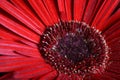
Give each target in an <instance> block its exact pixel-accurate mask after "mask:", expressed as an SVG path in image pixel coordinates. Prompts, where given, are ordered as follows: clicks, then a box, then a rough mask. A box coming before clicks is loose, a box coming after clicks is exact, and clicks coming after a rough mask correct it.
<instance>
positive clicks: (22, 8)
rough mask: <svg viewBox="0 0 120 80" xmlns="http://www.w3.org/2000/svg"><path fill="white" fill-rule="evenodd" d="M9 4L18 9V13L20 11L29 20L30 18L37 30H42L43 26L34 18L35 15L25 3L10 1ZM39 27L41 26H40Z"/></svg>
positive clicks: (22, 1) (22, 0) (21, 0)
mask: <svg viewBox="0 0 120 80" xmlns="http://www.w3.org/2000/svg"><path fill="white" fill-rule="evenodd" d="M11 2H12V3H13V4H14V5H15V6H16V7H17V8H18V9H20V11H22V12H23V13H24V14H26V15H27V16H29V18H31V19H32V20H34V24H36V26H37V27H36V28H37V29H38V30H42V31H43V30H44V28H45V27H44V25H43V24H42V23H41V22H40V20H39V19H37V17H35V14H34V13H33V11H32V10H31V9H30V7H28V6H27V5H28V4H26V3H25V1H24V0H19V1H18V0H11ZM40 25H41V26H40Z"/></svg>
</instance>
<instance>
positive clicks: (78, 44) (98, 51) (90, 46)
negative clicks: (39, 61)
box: [39, 21, 108, 76]
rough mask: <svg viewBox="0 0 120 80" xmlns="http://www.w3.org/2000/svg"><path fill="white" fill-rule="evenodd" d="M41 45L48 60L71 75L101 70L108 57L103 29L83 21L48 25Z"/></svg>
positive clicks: (40, 47)
mask: <svg viewBox="0 0 120 80" xmlns="http://www.w3.org/2000/svg"><path fill="white" fill-rule="evenodd" d="M39 49H40V53H41V54H42V56H43V58H44V59H45V60H46V62H47V63H48V64H50V65H51V66H53V67H54V68H55V69H56V70H57V71H58V72H60V73H66V74H68V75H71V74H79V75H81V76H84V75H85V74H87V73H96V72H97V71H98V72H102V70H104V69H105V65H106V62H107V60H108V57H107V54H108V47H107V45H106V42H105V40H104V38H103V37H102V35H101V33H100V32H99V31H98V30H97V29H95V28H93V27H89V26H88V25H86V24H85V23H84V22H73V21H71V22H60V23H58V24H55V25H54V26H49V27H48V28H47V29H46V30H45V31H44V33H43V35H42V36H41V40H40V44H39ZM101 68H102V70H101Z"/></svg>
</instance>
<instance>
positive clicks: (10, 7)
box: [0, 0, 44, 34]
mask: <svg viewBox="0 0 120 80" xmlns="http://www.w3.org/2000/svg"><path fill="white" fill-rule="evenodd" d="M0 7H1V8H2V9H3V10H5V11H6V12H8V13H10V14H11V15H12V16H14V17H15V18H16V19H18V20H19V21H21V22H22V23H24V24H25V25H27V27H29V28H30V29H32V30H34V31H35V32H38V34H42V32H43V30H38V29H37V28H38V27H39V26H41V27H42V28H44V26H43V25H42V24H41V25H36V23H35V22H34V20H33V19H32V18H30V17H28V16H27V15H26V14H24V13H23V12H22V11H21V10H19V9H18V8H16V7H15V6H13V5H12V4H11V3H9V2H7V1H6V0H2V1H1V3H0Z"/></svg>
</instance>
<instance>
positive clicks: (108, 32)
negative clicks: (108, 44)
mask: <svg viewBox="0 0 120 80" xmlns="http://www.w3.org/2000/svg"><path fill="white" fill-rule="evenodd" d="M117 30H120V21H118V22H116V23H115V24H114V25H112V26H111V27H110V28H109V29H107V30H106V31H105V32H104V33H103V34H104V35H105V38H106V39H107V38H109V37H110V36H111V33H115V32H116V31H117Z"/></svg>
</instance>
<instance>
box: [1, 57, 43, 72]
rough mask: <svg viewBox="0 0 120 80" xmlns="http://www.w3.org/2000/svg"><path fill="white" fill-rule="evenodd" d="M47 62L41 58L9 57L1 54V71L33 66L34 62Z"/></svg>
mask: <svg viewBox="0 0 120 80" xmlns="http://www.w3.org/2000/svg"><path fill="white" fill-rule="evenodd" d="M38 63H39V64H45V63H44V61H43V60H40V59H39V58H25V57H8V56H0V72H8V71H15V70H16V69H18V68H24V67H25V66H27V67H28V66H31V65H34V64H38Z"/></svg>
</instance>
